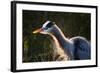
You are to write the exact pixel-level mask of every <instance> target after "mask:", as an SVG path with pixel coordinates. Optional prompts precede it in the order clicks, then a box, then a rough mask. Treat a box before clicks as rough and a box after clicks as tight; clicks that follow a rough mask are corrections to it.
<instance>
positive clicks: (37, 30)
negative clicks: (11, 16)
mask: <svg viewBox="0 0 100 73" xmlns="http://www.w3.org/2000/svg"><path fill="white" fill-rule="evenodd" d="M41 31H42V28H39V29H36V30H35V31H33V33H39V32H41Z"/></svg>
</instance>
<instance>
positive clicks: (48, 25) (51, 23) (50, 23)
mask: <svg viewBox="0 0 100 73" xmlns="http://www.w3.org/2000/svg"><path fill="white" fill-rule="evenodd" d="M52 25H54V23H53V22H52V21H50V22H49V23H48V24H47V26H46V27H48V28H50V27H51V26H52Z"/></svg>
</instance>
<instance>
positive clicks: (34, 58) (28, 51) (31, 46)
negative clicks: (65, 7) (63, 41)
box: [23, 10, 91, 63]
mask: <svg viewBox="0 0 100 73" xmlns="http://www.w3.org/2000/svg"><path fill="white" fill-rule="evenodd" d="M47 20H50V21H53V22H55V23H56V24H57V26H58V27H60V29H61V30H62V31H63V33H64V34H65V36H66V37H67V38H71V37H75V36H83V37H85V38H87V39H88V40H89V41H90V39H91V38H90V34H91V23H90V22H91V21H90V20H91V15H90V14H89V13H72V12H50V11H30V10H23V62H24V63H27V62H45V61H53V48H52V44H51V37H50V36H48V35H42V34H33V33H32V31H34V30H36V29H38V28H40V27H42V25H43V23H45V22H46V21H47Z"/></svg>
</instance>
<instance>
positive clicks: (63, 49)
mask: <svg viewBox="0 0 100 73" xmlns="http://www.w3.org/2000/svg"><path fill="white" fill-rule="evenodd" d="M33 33H41V34H48V35H50V36H51V37H52V38H53V46H54V54H55V55H54V57H55V56H56V57H55V58H56V60H84V59H90V58H91V47H90V43H89V42H88V41H87V40H86V39H85V38H84V37H80V36H76V37H73V38H70V39H68V38H66V37H65V36H64V34H63V32H62V31H61V30H60V28H59V27H58V26H57V25H56V24H55V23H54V22H52V21H46V22H45V23H44V24H43V26H42V27H41V28H39V29H37V30H35V31H33ZM56 54H58V55H56Z"/></svg>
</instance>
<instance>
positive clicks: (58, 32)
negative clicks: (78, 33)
mask: <svg viewBox="0 0 100 73" xmlns="http://www.w3.org/2000/svg"><path fill="white" fill-rule="evenodd" d="M53 35H54V36H55V37H56V38H57V40H58V42H59V44H60V46H62V47H64V46H65V44H66V40H68V39H67V38H66V37H65V36H64V34H63V32H62V31H61V30H60V28H59V27H58V26H56V25H54V30H53Z"/></svg>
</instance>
